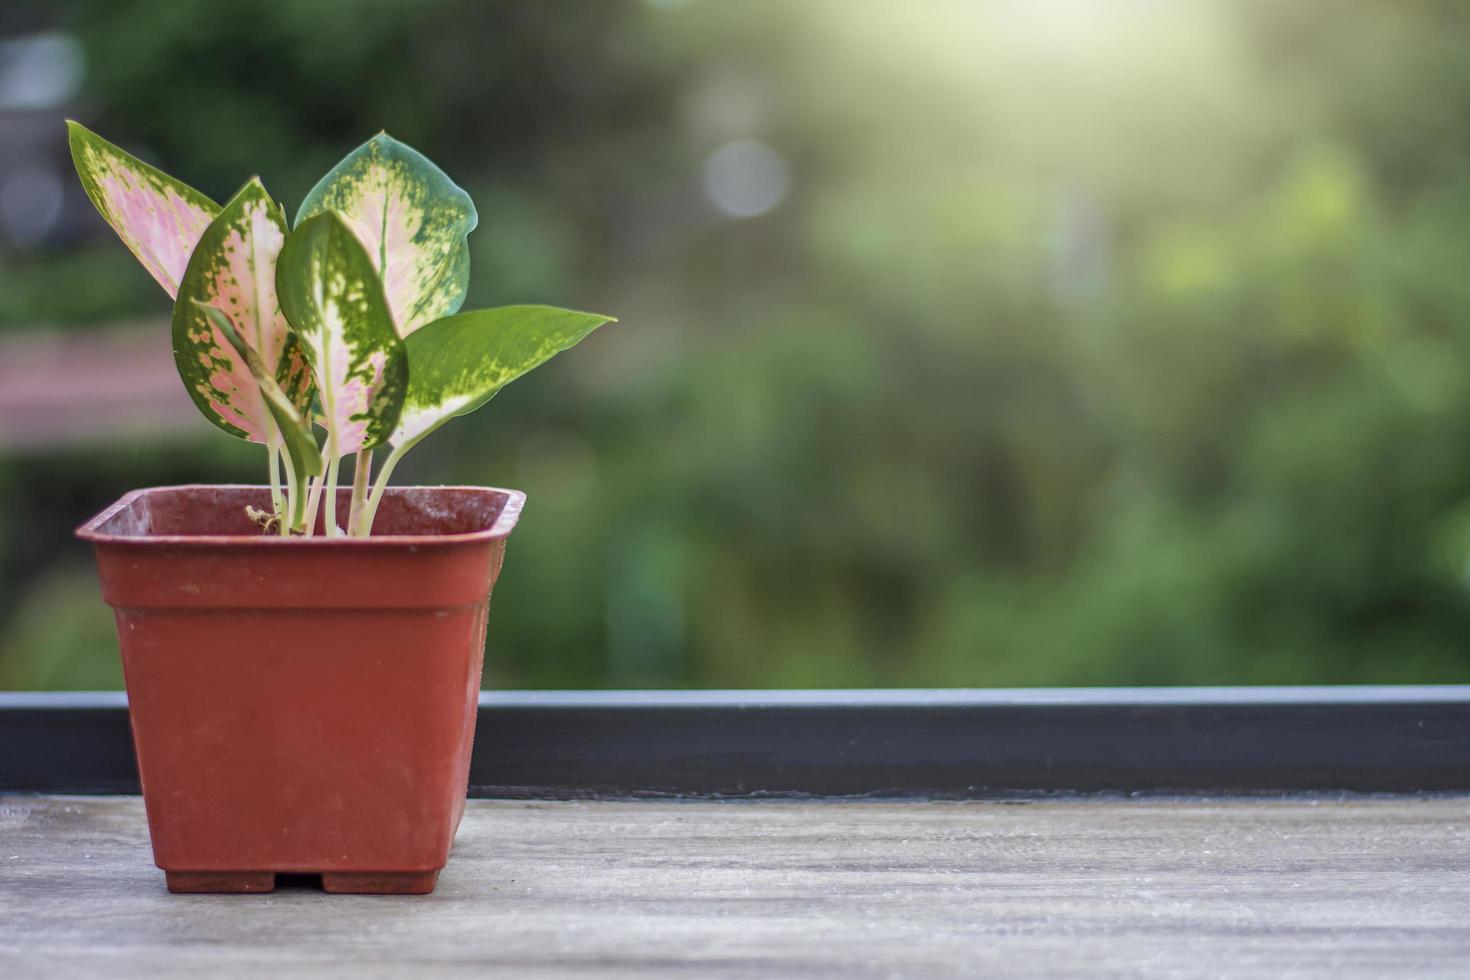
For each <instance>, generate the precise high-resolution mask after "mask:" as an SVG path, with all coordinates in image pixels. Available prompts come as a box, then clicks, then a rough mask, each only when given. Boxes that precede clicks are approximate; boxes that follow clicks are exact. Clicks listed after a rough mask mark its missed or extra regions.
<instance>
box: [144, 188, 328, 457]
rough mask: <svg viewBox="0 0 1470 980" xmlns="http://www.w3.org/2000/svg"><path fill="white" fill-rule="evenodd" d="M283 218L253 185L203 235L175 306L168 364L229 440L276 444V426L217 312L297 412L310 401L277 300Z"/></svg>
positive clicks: (305, 374) (302, 365)
mask: <svg viewBox="0 0 1470 980" xmlns="http://www.w3.org/2000/svg"><path fill="white" fill-rule="evenodd" d="M285 239H286V216H285V214H283V213H282V211H281V208H280V206H279V205H278V204H276V202H275V201H273V200H271V197H270V195H269V194H267V193H266V190H265V188H264V187H263V186H261V183H260V181H259V180H258V179H256V180H252V181H250V183H248V184H246V185H245V186H244V187H243V188H241V190H240V192H239V193H238V194H236V195H235V196H234V197H233V198H231V199H230V201H229V203H228V204H226V205H225V207H224V210H223V211H221V212H220V214H219V216H218V217H217V218H215V219H214V221H212V222H211V223H210V225H209V227H208V228H206V229H205V231H204V234H203V235H202V236H201V237H200V239H199V244H198V247H197V248H195V250H194V254H193V256H192V257H191V258H190V260H189V264H188V267H187V269H186V270H185V272H184V276H183V280H182V282H181V283H180V286H179V295H178V302H176V303H175V304H174V316H173V341H174V361H175V363H176V364H177V366H178V369H179V375H180V377H182V378H183V380H184V387H185V388H186V389H187V390H188V392H189V396H190V397H191V398H193V399H194V404H195V405H197V406H198V407H199V410H200V411H201V412H202V413H203V414H204V417H205V418H207V419H209V421H211V422H213V423H214V424H215V425H216V426H218V427H219V428H221V429H223V430H224V431H226V432H228V433H229V434H230V435H233V436H237V437H239V438H241V439H248V440H249V441H251V442H262V443H266V444H268V445H275V444H277V441H278V438H279V432H278V427H277V426H276V423H275V421H274V418H273V413H272V411H271V408H270V406H269V405H268V404H267V400H266V398H265V396H264V395H263V394H262V392H261V390H260V385H259V384H258V383H257V382H256V379H255V375H254V373H253V372H252V371H251V369H250V365H249V364H248V363H247V362H246V359H245V358H244V357H242V356H241V354H240V353H239V351H238V350H237V349H236V348H235V345H234V344H232V343H231V341H230V338H229V337H228V336H227V335H226V333H225V332H224V331H222V330H221V329H220V324H219V320H218V318H216V317H213V316H212V315H211V314H210V312H209V311H210V310H213V311H216V312H217V313H219V315H220V316H222V317H224V318H225V319H227V320H228V321H229V323H230V325H231V327H232V328H233V329H234V330H235V331H236V332H237V333H238V334H239V335H240V336H241V337H242V338H244V339H245V341H246V342H247V343H248V344H249V346H250V348H251V349H252V350H254V351H255V352H256V353H257V354H258V356H259V358H260V360H261V362H262V363H263V364H264V365H265V367H266V368H267V369H268V370H269V371H270V372H272V374H273V376H274V377H275V379H276V382H277V384H278V385H279V387H280V389H281V390H282V392H283V393H284V394H285V396H286V397H287V398H288V399H289V400H290V401H291V403H292V404H294V405H295V406H297V408H298V410H304V409H305V407H306V406H307V405H308V404H309V403H310V400H311V374H310V371H309V369H308V365H307V363H306V360H305V358H304V357H303V355H302V352H301V349H300V346H299V345H298V343H297V342H296V339H295V338H294V337H293V336H292V333H291V328H290V324H289V323H288V322H287V321H286V317H285V315H284V314H283V313H282V312H281V306H280V302H279V301H278V299H277V297H276V260H277V258H278V256H279V255H280V252H281V247H282V245H283V244H284V242H285Z"/></svg>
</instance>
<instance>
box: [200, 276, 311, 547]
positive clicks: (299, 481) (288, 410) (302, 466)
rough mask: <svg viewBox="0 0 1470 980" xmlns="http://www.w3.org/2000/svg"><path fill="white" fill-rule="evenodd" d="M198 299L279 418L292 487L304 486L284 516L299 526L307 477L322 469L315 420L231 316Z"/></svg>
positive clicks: (271, 410)
mask: <svg viewBox="0 0 1470 980" xmlns="http://www.w3.org/2000/svg"><path fill="white" fill-rule="evenodd" d="M195 302H196V305H197V306H198V307H199V309H200V310H202V311H203V313H204V315H205V316H207V317H208V318H209V319H210V321H211V322H212V323H213V324H214V325H215V328H216V329H217V330H219V332H220V334H221V335H222V336H223V337H224V338H225V339H226V340H227V341H229V343H230V346H231V347H233V348H235V353H237V354H239V355H240V357H242V358H243V359H244V360H245V364H246V366H248V367H249V368H250V373H251V375H252V376H253V377H254V378H255V383H256V384H257V385H259V386H260V394H261V397H262V398H263V399H265V405H266V408H267V409H268V410H269V411H270V413H271V418H272V419H274V420H275V423H276V429H277V430H278V431H279V432H280V433H281V448H283V449H284V450H285V451H286V465H288V466H290V467H291V473H292V480H291V486H293V487H297V488H300V490H299V491H298V492H297V493H296V494H294V495H293V496H292V498H291V507H290V510H291V513H290V514H289V515H283V517H286V518H287V519H288V520H289V526H290V527H293V528H294V527H297V526H298V525H299V524H300V523H301V522H302V520H303V519H304V518H305V513H306V497H307V495H306V493H305V492H304V490H305V487H306V481H307V478H308V477H312V476H316V475H317V474H319V473H321V471H322V456H321V450H320V449H319V448H318V447H317V444H316V437H315V436H314V435H313V434H312V431H311V421H310V420H309V419H308V418H307V417H306V415H305V414H303V413H302V411H301V408H300V406H298V405H297V404H296V403H295V402H294V401H293V400H292V399H291V397H290V396H289V395H287V394H286V392H285V390H284V389H283V388H281V385H280V383H279V382H278V381H277V380H276V377H275V372H273V371H272V370H271V369H270V368H269V367H267V366H266V363H265V361H263V360H262V359H261V357H260V355H259V354H257V353H256V352H255V350H254V349H253V348H252V347H251V346H250V344H249V343H247V342H246V340H245V338H244V337H241V336H240V332H239V331H238V330H236V329H235V325H234V323H232V322H231V321H230V318H229V317H227V316H225V315H224V313H222V312H221V311H220V310H219V309H217V308H215V307H213V306H208V305H206V304H204V303H199V302H197V301H195Z"/></svg>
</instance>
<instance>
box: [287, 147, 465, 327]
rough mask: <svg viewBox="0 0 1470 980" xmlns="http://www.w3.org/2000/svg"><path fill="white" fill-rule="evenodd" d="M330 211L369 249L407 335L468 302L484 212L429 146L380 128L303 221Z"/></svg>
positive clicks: (309, 204) (338, 170) (321, 190)
mask: <svg viewBox="0 0 1470 980" xmlns="http://www.w3.org/2000/svg"><path fill="white" fill-rule="evenodd" d="M328 211H330V212H333V213H335V214H336V215H338V216H339V217H340V218H341V219H342V221H343V223H344V224H346V225H347V227H348V228H350V229H351V230H352V233H353V234H354V235H355V236H357V240H358V241H359V242H361V243H362V245H363V247H364V249H366V251H367V255H368V257H369V258H370V259H371V260H372V264H373V268H374V269H375V270H376V271H377V272H378V274H379V278H380V279H381V280H382V283H383V293H384V296H385V297H386V298H387V301H388V306H389V308H390V309H391V310H392V312H393V322H394V324H395V325H396V326H397V329H398V333H399V335H400V336H403V337H407V336H408V335H409V334H411V333H413V332H414V331H415V330H417V329H419V328H420V327H423V326H425V325H426V324H428V323H431V322H432V321H434V320H437V319H439V318H440V317H443V316H448V315H449V314H451V313H454V312H455V311H457V310H458V309H459V308H460V306H461V305H462V304H463V303H464V297H465V291H466V290H467V289H468V288H469V281H470V253H469V245H468V243H467V242H466V241H465V236H467V235H468V234H469V233H470V232H471V231H473V230H474V228H475V225H476V223H477V222H478V221H479V217H478V215H476V213H475V205H474V203H473V202H472V201H471V200H470V196H469V195H468V194H466V193H465V192H464V191H463V190H462V189H460V188H459V187H458V186H456V185H455V183H454V182H453V181H451V180H450V179H449V177H448V176H446V175H445V173H444V171H442V170H440V169H439V168H438V167H436V166H435V165H434V164H433V163H432V162H431V161H430V160H429V159H428V158H427V157H425V156H424V155H423V154H421V153H419V152H418V151H417V150H415V149H413V148H412V147H410V146H407V145H405V144H403V143H400V142H398V141H397V140H395V139H393V138H392V137H391V136H389V135H388V134H386V133H379V134H378V135H377V136H374V137H373V138H372V139H370V140H368V141H367V142H366V143H364V144H363V145H362V146H360V147H358V148H357V149H355V150H353V151H352V152H351V153H349V154H348V155H347V156H346V157H345V158H344V159H343V160H342V162H341V163H339V164H337V166H336V167H334V168H333V169H332V170H331V172H329V173H328V174H327V175H326V176H325V177H323V178H322V179H321V180H320V181H319V182H318V183H317V185H316V186H315V187H313V188H312V189H311V192H310V193H308V194H307V195H306V200H305V201H303V202H302V204H301V210H300V211H299V212H297V215H296V224H297V226H298V227H299V226H300V225H301V224H302V222H304V221H305V220H306V219H308V218H310V217H312V216H314V215H318V214H322V213H323V212H328Z"/></svg>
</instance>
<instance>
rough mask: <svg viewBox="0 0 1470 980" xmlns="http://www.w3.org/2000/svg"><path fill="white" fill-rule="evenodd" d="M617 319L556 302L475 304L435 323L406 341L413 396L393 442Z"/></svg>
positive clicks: (489, 394)
mask: <svg viewBox="0 0 1470 980" xmlns="http://www.w3.org/2000/svg"><path fill="white" fill-rule="evenodd" d="M610 322H613V318H612V317H609V316H603V315H602V314H600V313H579V312H577V311H575V310H562V309H557V308H556V307H554V306H502V307H498V308H496V309H492V310H473V311H471V312H469V313H460V314H458V315H456V316H450V317H445V318H443V319H441V320H436V321H434V322H433V323H431V324H429V325H428V326H427V327H425V328H424V329H422V330H420V331H418V332H417V333H415V334H413V335H412V336H410V337H408V338H407V339H406V340H405V341H404V346H405V347H406V348H407V350H408V363H409V378H408V395H407V396H406V397H405V399H404V403H403V412H402V414H401V415H400V416H399V418H398V425H397V427H396V428H395V429H394V432H393V437H392V439H391V442H392V443H393V445H394V446H396V447H405V446H408V445H411V444H413V443H415V442H417V441H418V440H419V439H422V438H423V437H424V436H425V435H427V434H428V433H430V432H432V431H433V430H434V429H437V428H438V427H439V426H441V425H443V424H444V423H445V422H447V421H449V420H450V419H452V418H454V417H456V416H459V415H467V414H469V413H470V412H473V411H474V410H475V409H477V408H479V407H480V406H481V405H483V404H485V403H486V402H488V401H489V400H490V399H491V398H493V397H494V396H495V394H496V393H497V392H498V391H500V389H501V388H504V387H505V386H506V385H508V384H510V383H511V382H512V381H514V380H515V379H516V378H519V377H520V376H521V375H523V374H525V373H526V372H528V371H530V370H531V369H533V368H536V367H539V366H540V365H542V364H544V363H546V362H547V361H548V360H550V359H551V358H552V357H554V356H555V355H556V354H559V353H560V352H562V351H564V350H566V349H567V348H569V347H572V346H574V345H575V344H577V343H578V342H579V341H581V340H582V338H583V337H586V336H587V335H588V334H590V333H591V332H592V331H593V330H595V329H597V328H598V327H600V326H602V325H603V324H604V323H610Z"/></svg>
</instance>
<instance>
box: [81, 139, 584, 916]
mask: <svg viewBox="0 0 1470 980" xmlns="http://www.w3.org/2000/svg"><path fill="white" fill-rule="evenodd" d="M68 126H69V128H70V144H71V151H72V158H73V160H74V162H75V164H76V168H77V173H78V174H79V176H80V177H81V180H82V184H83V186H84V187H85V188H86V191H87V195H88V196H89V197H90V198H91V200H92V202H93V203H94V204H95V205H96V206H97V209H98V211H100V212H101V213H102V216H103V217H104V218H106V219H107V222H108V223H109V224H110V225H111V226H112V227H113V228H114V229H115V230H116V231H117V233H118V234H119V235H120V236H121V237H122V239H123V241H124V242H125V243H126V244H127V245H128V247H129V248H130V249H132V251H133V253H134V254H135V255H136V256H137V257H138V259H139V260H140V261H141V262H142V263H143V265H144V267H146V268H147V270H148V271H149V272H150V273H152V275H153V277H154V278H155V279H157V280H158V282H159V284H160V285H162V286H163V288H164V290H165V291H166V292H167V293H168V294H169V296H170V297H171V298H172V299H173V300H174V307H173V322H172V330H173V348H174V358H175V362H176V364H177V366H178V370H179V375H180V376H181V377H182V379H183V381H184V385H185V387H186V388H187V389H188V392H189V395H190V396H191V397H192V399H193V401H194V404H195V405H197V406H198V408H199V410H200V412H202V413H203V414H204V417H205V418H207V419H208V420H209V421H210V422H212V423H213V424H214V425H215V426H217V427H218V428H219V429H221V430H223V431H224V432H226V433H228V434H229V435H231V436H234V437H236V438H239V439H245V440H247V441H250V442H254V443H258V444H259V445H261V446H262V447H263V448H264V450H265V453H266V461H267V466H268V472H269V481H268V485H265V486H258V487H255V486H204V485H196V486H181V487H162V488H154V489H148V490H138V491H135V492H133V493H130V494H128V495H127V496H125V497H123V498H122V499H121V500H119V501H118V502H117V503H115V504H113V505H112V506H111V507H109V508H107V509H106V510H104V511H103V512H102V513H101V514H99V515H97V516H96V517H95V518H93V519H92V520H90V521H88V522H87V523H86V524H85V525H83V526H82V527H81V528H80V529H79V531H78V535H79V536H80V537H81V538H82V539H83V540H86V541H89V542H91V543H92V544H93V545H95V547H96V553H97V562H98V570H99V574H100V578H101V583H102V594H103V598H104V599H105V600H106V601H107V602H108V603H109V604H110V605H111V606H113V608H114V611H115V613H116V619H117V627H118V637H119V645H120V648H121V652H122V661H123V672H124V677H125V680H126V685H127V690H128V700H129V707H130V713H131V718H132V727H133V736H134V741H135V743H136V747H137V755H138V769H139V774H140V776H141V779H142V786H143V796H144V802H145V806H146V809H147V813H148V823H149V831H150V834H151V836H152V841H153V851H154V858H155V861H156V863H157V864H158V866H159V867H160V868H162V869H163V870H164V871H165V873H166V876H167V881H168V887H169V889H170V890H171V891H178V892H199V891H225V892H250V891H269V890H271V889H272V888H273V887H274V883H275V876H276V874H277V873H282V872H296V873H312V874H321V875H322V883H323V886H324V887H325V888H326V890H327V891H334V892H369V893H383V892H392V893H425V892H428V891H431V890H432V889H433V887H434V883H435V880H436V878H437V876H438V873H439V871H440V869H441V868H443V866H444V864H445V862H446V860H447V858H448V854H449V848H450V844H451V842H452V840H453V837H454V833H455V830H456V828H457V827H458V823H459V819H460V817H461V816H462V814H463V810H464V799H465V791H466V783H467V780H468V768H469V755H470V745H471V741H472V739H473V735H474V724H475V712H476V704H477V700H478V692H479V687H480V668H481V660H482V656H483V650H484V636H485V623H486V615H487V612H488V608H489V600H490V590H491V586H492V585H493V584H494V582H495V578H496V576H497V575H498V573H499V571H500V566H501V561H502V557H503V555H504V549H505V539H506V536H507V535H508V534H509V533H510V531H511V529H512V528H514V527H515V523H516V519H517V517H518V516H519V514H520V511H521V506H522V503H523V502H524V496H523V495H522V494H520V493H518V492H516V491H514V490H498V489H491V488H485V487H401V488H390V487H389V485H388V480H389V477H390V475H391V474H392V471H393V468H394V466H395V465H396V464H397V462H398V461H399V460H400V459H401V458H402V457H403V455H404V454H405V453H406V452H408V451H409V450H410V449H411V448H413V447H414V446H415V445H417V444H418V443H419V442H420V441H421V440H422V439H423V438H424V437H426V436H427V435H429V434H430V433H432V432H433V431H434V430H435V429H437V428H438V427H439V426H441V425H443V424H444V423H446V422H447V421H449V420H450V419H452V418H454V417H456V416H459V415H464V414H466V413H468V412H471V411H474V410H475V409H476V408H479V407H480V406H481V405H483V404H485V403H486V402H487V401H489V400H490V399H491V398H492V397H494V395H495V394H496V393H497V392H498V391H499V390H500V389H501V388H502V387H504V386H505V385H506V384H508V383H510V382H511V381H513V380H514V379H516V378H518V377H520V376H521V375H523V374H525V373H526V372H527V371H529V370H531V369H532V368H534V367H536V366H538V365H540V364H542V363H543V362H545V361H546V360H547V359H549V358H550V357H552V356H553V355H555V354H556V353H558V352H559V351H562V350H565V349H566V348H568V347H571V346H572V345H574V344H576V343H577V342H578V341H580V340H581V339H582V338H583V337H585V336H587V334H588V333H590V332H591V331H592V330H594V329H595V328H597V327H598V326H600V325H601V324H603V323H606V322H609V320H610V318H609V317H604V316H599V315H596V314H591V313H578V312H574V311H570V310H563V309H556V308H553V307H546V306H510V307H502V308H498V309H488V310H475V311H472V312H464V313H462V312H459V308H460V306H461V304H462V303H463V301H464V296H465V291H466V286H467V283H468V279H469V251H468V246H467V244H466V236H467V235H468V234H469V232H470V231H471V230H473V229H474V227H475V224H476V222H477V216H476V213H475V208H474V205H473V204H472V203H471V201H470V198H469V196H468V195H467V194H466V193H465V192H464V191H463V190H461V189H460V188H459V187H457V186H455V184H454V183H453V182H451V181H450V180H449V178H448V177H447V176H445V174H444V173H443V171H441V170H440V169H439V168H438V167H436V166H435V165H434V164H433V163H431V162H430V161H429V160H428V159H427V158H425V157H424V156H422V155H421V154H419V153H418V152H416V151H415V150H413V149H411V148H410V147H408V146H406V145H404V144H402V143H400V142H398V141H396V140H394V139H392V138H391V137H389V136H388V135H386V134H384V133H380V134H378V135H377V136H375V137H373V138H372V139H370V140H368V141H367V142H366V143H364V144H363V145H362V146H360V147H358V148H357V149H356V150H354V151H353V152H351V153H349V154H348V155H347V157H346V158H345V159H343V160H342V162H341V163H339V164H338V165H337V166H336V167H335V168H334V169H333V170H332V171H331V172H329V173H328V174H327V175H326V176H325V177H323V178H322V179H321V181H320V182H319V183H318V184H317V185H316V187H315V188H313V189H312V191H311V192H310V193H309V194H308V195H307V197H306V200H305V201H304V202H303V203H302V205H301V208H300V210H299V211H298V212H297V214H296V220H295V222H294V223H291V224H288V223H287V220H286V216H285V212H284V210H283V209H282V208H281V206H280V205H279V204H278V203H276V202H275V201H274V200H273V199H272V198H271V196H270V195H269V194H268V193H267V192H266V189H265V187H264V186H263V185H262V184H261V182H260V180H259V179H252V180H250V181H249V182H248V183H246V184H245V186H244V187H242V188H241V189H240V191H239V192H238V193H237V194H236V195H235V196H234V197H233V198H231V199H230V200H229V201H228V202H227V203H226V204H225V205H224V206H223V207H220V206H219V205H216V204H215V203H214V202H213V201H211V200H210V199H209V198H207V197H205V196H204V195H203V194H201V193H199V192H198V191H196V190H194V189H193V188H191V187H188V186H186V185H184V184H182V183H180V182H179V181H177V180H174V179H173V178H171V177H169V176H167V175H166V174H164V173H162V172H160V171H158V170H156V169H154V168H153V167H151V166H148V165H147V164H145V163H143V162H142V161H140V160H137V159H135V158H134V157H132V156H130V155H129V154H127V153H125V152H124V151H122V150H121V149H119V148H118V147H116V146H114V145H112V144H111V143H108V142H107V141H106V140H103V139H101V138H100V137H98V136H97V135H95V134H94V133H91V132H89V131H88V130H86V129H85V128H83V127H82V126H80V125H78V124H76V123H74V122H73V123H68ZM375 453H385V456H384V457H383V458H382V462H381V463H380V465H379V467H378V470H377V473H376V476H374V474H373V457H374V454H375ZM345 457H351V459H352V479H351V484H350V485H339V473H340V467H341V463H342V460H343V459H344V458H345Z"/></svg>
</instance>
